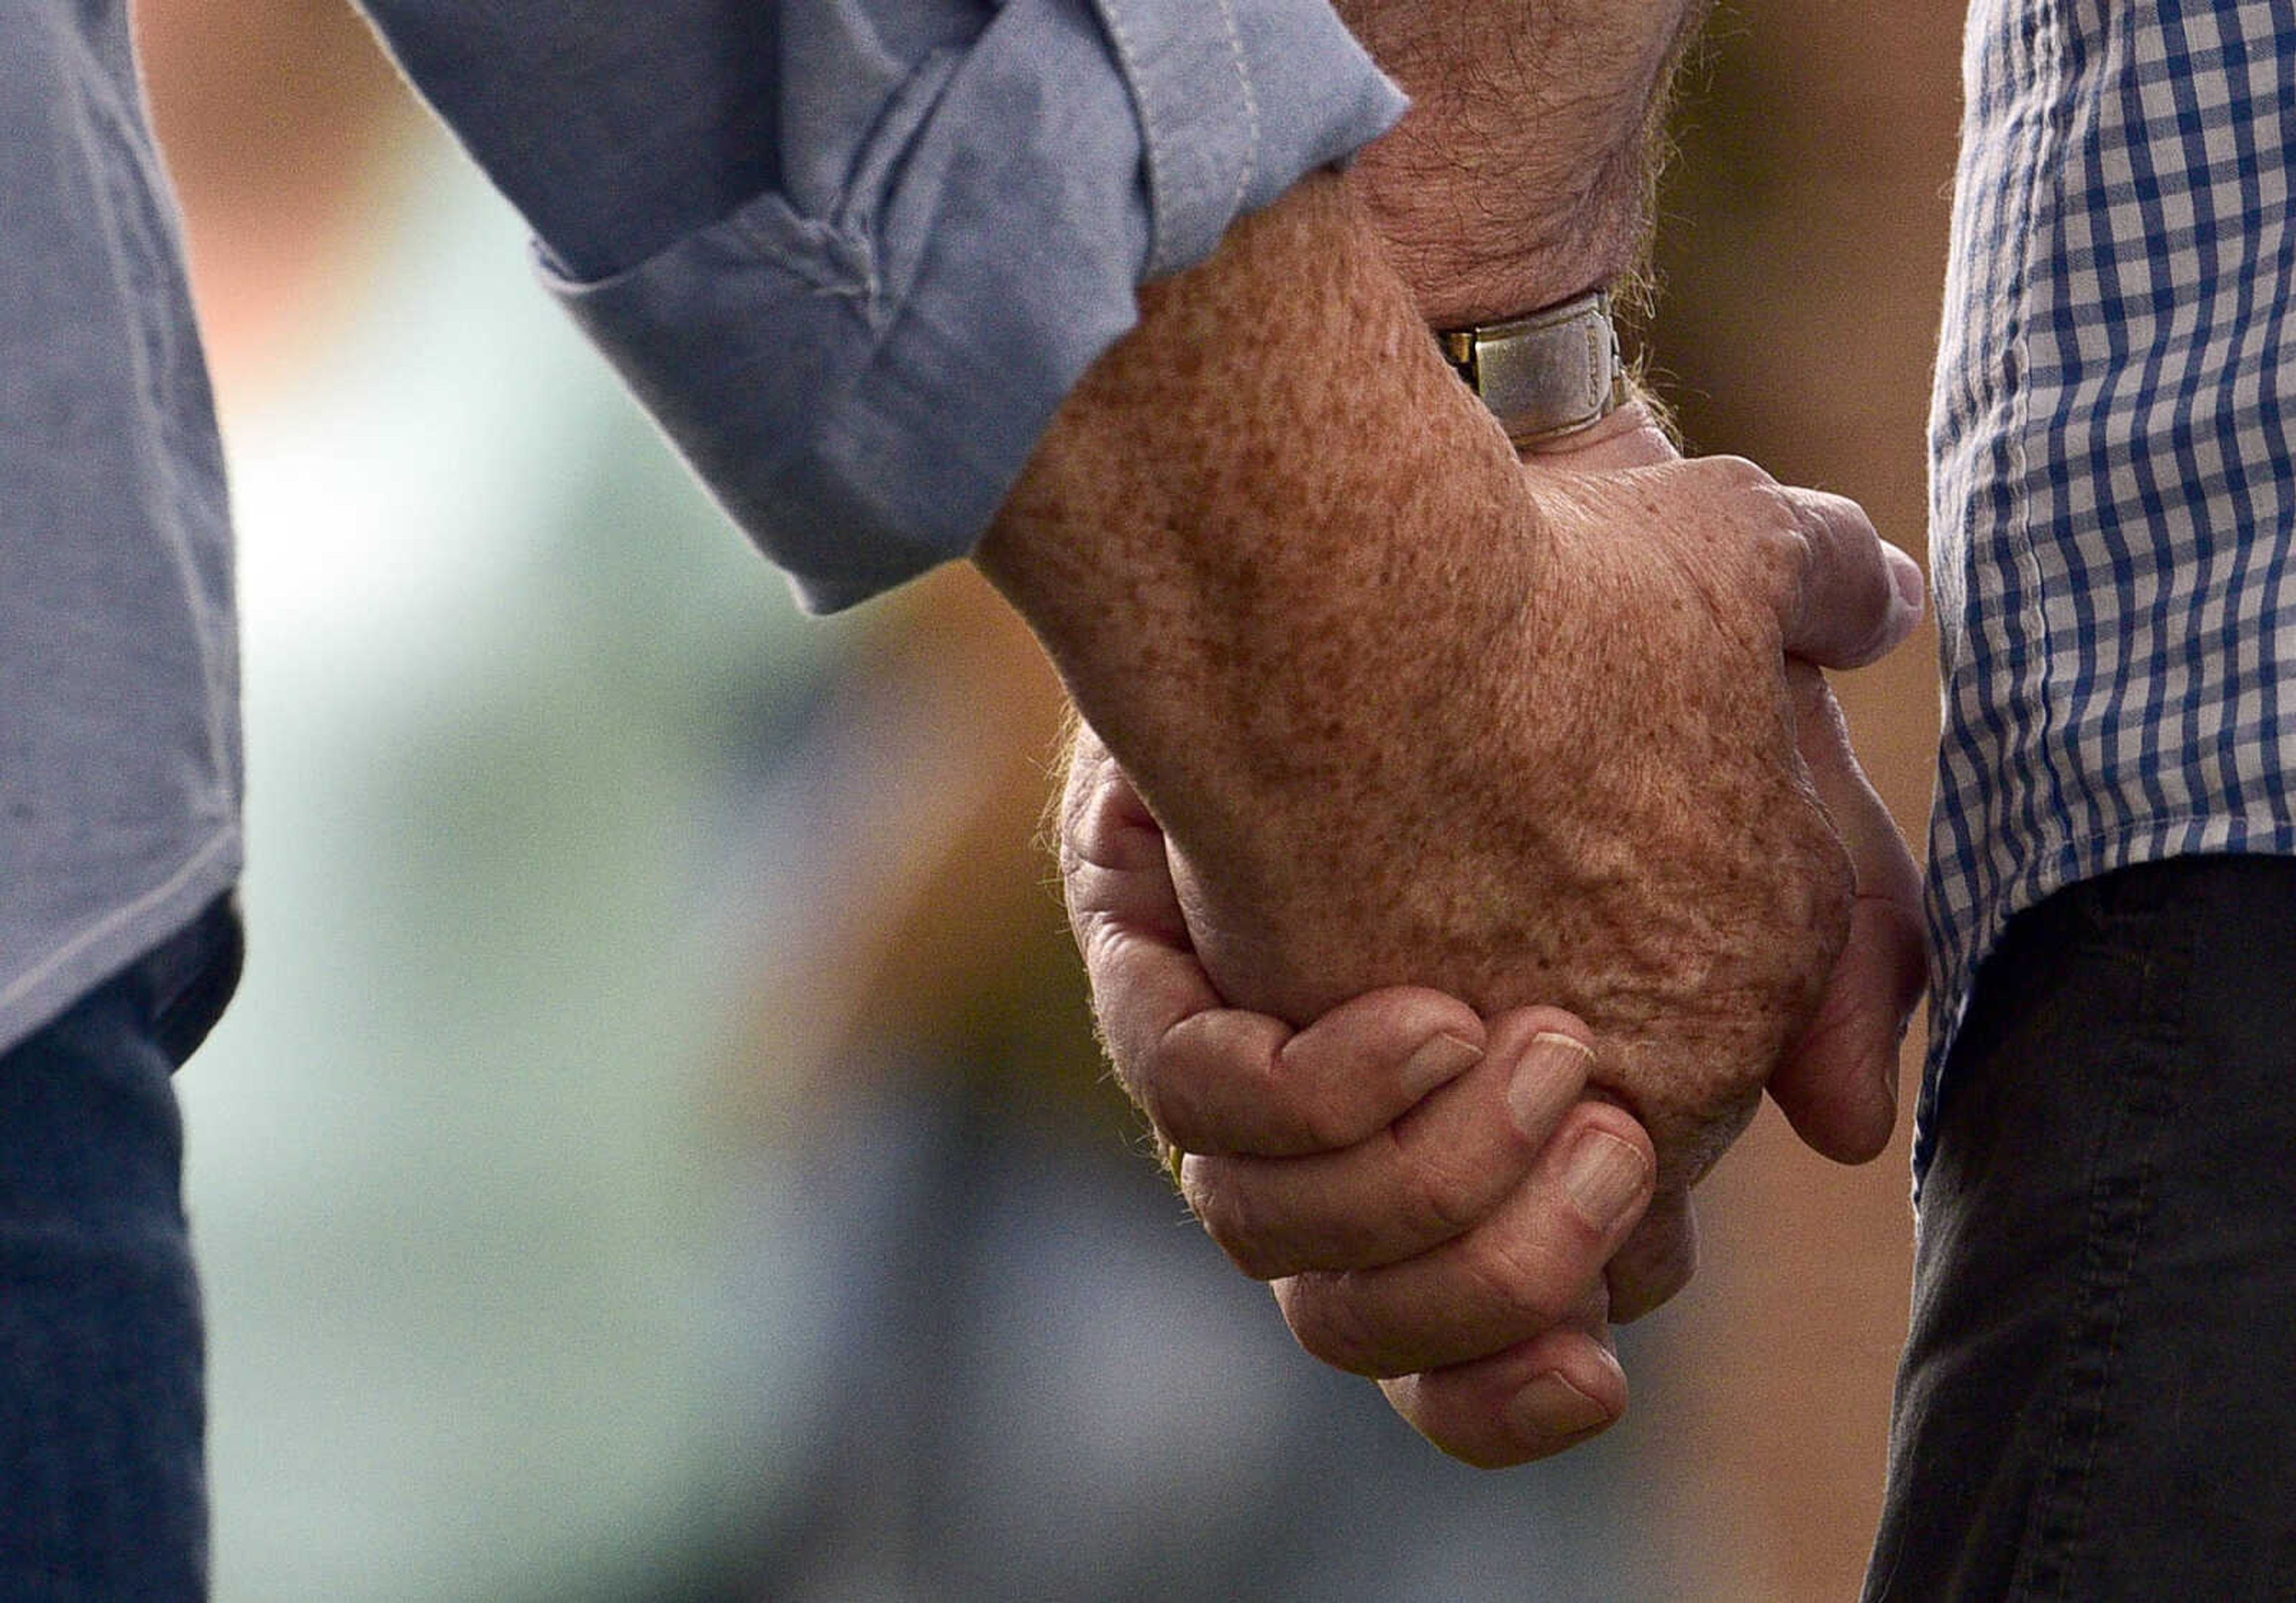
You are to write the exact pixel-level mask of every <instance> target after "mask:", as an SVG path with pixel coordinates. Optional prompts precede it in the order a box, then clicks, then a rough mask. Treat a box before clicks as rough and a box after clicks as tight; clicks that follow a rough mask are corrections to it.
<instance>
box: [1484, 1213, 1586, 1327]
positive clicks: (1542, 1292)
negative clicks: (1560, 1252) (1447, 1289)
mask: <svg viewBox="0 0 2296 1603" xmlns="http://www.w3.org/2000/svg"><path fill="white" fill-rule="evenodd" d="M1566 1229H1568V1230H1570V1231H1571V1232H1572V1233H1573V1234H1574V1235H1575V1234H1577V1225H1576V1224H1575V1223H1570V1224H1567V1225H1566ZM1471 1246H1472V1250H1470V1251H1467V1252H1464V1253H1463V1254H1461V1255H1460V1259H1459V1265H1458V1268H1459V1273H1460V1277H1461V1279H1462V1280H1463V1281H1464V1286H1463V1288H1462V1289H1463V1293H1464V1295H1463V1296H1462V1298H1461V1304H1460V1305H1461V1306H1463V1307H1480V1308H1481V1309H1483V1310H1484V1311H1485V1317H1486V1318H1487V1319H1488V1320H1490V1321H1495V1322H1497V1323H1503V1324H1505V1325H1506V1326H1507V1327H1509V1329H1514V1330H1520V1331H1521V1334H1522V1335H1523V1336H1525V1337H1527V1336H1529V1335H1530V1334H1531V1333H1533V1332H1534V1331H1536V1330H1543V1329H1546V1328H1548V1327H1549V1326H1551V1325H1555V1324H1559V1323H1560V1322H1562V1320H1563V1319H1565V1318H1566V1317H1568V1315H1569V1314H1570V1309H1571V1306H1572V1304H1574V1303H1575V1302H1576V1300H1577V1298H1576V1295H1575V1294H1576V1289H1577V1288H1575V1287H1573V1286H1570V1285H1569V1284H1567V1283H1566V1277H1565V1275H1564V1273H1563V1269H1562V1264H1560V1263H1559V1262H1558V1260H1557V1258H1556V1257H1555V1255H1554V1253H1553V1252H1552V1251H1551V1250H1548V1249H1546V1248H1544V1247H1540V1246H1538V1244H1536V1243H1533V1242H1529V1241H1526V1240H1523V1239H1520V1238H1517V1237H1511V1236H1509V1235H1508V1234H1507V1233H1505V1232H1504V1231H1496V1230H1494V1231H1485V1232H1484V1233H1483V1235H1482V1236H1481V1237H1480V1238H1475V1239H1472V1242H1471Z"/></svg>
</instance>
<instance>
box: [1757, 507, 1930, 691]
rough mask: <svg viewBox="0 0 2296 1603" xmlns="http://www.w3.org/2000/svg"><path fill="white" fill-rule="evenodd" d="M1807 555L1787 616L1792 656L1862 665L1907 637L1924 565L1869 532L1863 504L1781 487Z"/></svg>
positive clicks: (1915, 620)
mask: <svg viewBox="0 0 2296 1603" xmlns="http://www.w3.org/2000/svg"><path fill="white" fill-rule="evenodd" d="M1779 493H1780V494H1781V495H1784V497H1785V499H1786V501H1787V503H1789V504H1790V505H1791V506H1792V509H1793V514H1794V520H1795V522H1796V524H1797V525H1798V526H1799V527H1800V531H1801V536H1802V542H1803V549H1804V551H1805V552H1807V556H1806V558H1805V560H1804V561H1803V564H1802V568H1801V575H1800V577H1801V585H1800V598H1799V605H1798V606H1797V607H1796V608H1795V610H1794V615H1793V617H1791V618H1789V619H1787V620H1786V626H1785V635H1784V647H1785V650H1786V654H1787V655H1788V656H1790V657H1802V658H1808V659H1809V660H1810V661H1811V662H1814V663H1816V664H1817V665H1818V667H1825V668H1860V667H1865V666H1866V664H1867V663H1869V662H1874V661H1878V660H1879V659H1880V658H1883V657H1886V656H1888V655H1889V654H1890V652H1891V651H1894V650H1897V649H1898V647H1899V646H1900V645H1902V644H1904V643H1905V640H1906V637H1907V635H1909V634H1912V633H1913V632H1914V630H1915V626H1918V625H1919V624H1920V623H1921V621H1922V609H1923V601H1925V599H1926V597H1927V594H1928V586H1927V584H1926V582H1925V581H1924V580H1923V577H1922V568H1921V564H1920V563H1918V562H1916V561H1915V560H1913V558H1911V557H1909V556H1907V554H1906V553H1905V552H1902V551H1899V550H1898V548H1897V547H1896V546H1894V545H1891V544H1889V543H1888V542H1887V541H1885V540H1883V539H1882V536H1879V535H1877V534H1875V533H1874V524H1873V520H1872V519H1869V518H1867V517H1866V509H1865V508H1863V507H1861V506H1859V505H1858V504H1857V503H1856V502H1854V501H1851V500H1849V499H1848V498H1847V497H1845V496H1841V495H1827V494H1826V493H1825V491H1823V490H1805V489H1800V488H1796V487H1792V486H1781V487H1780V489H1779Z"/></svg>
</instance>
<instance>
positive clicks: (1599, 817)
mask: <svg viewBox="0 0 2296 1603" xmlns="http://www.w3.org/2000/svg"><path fill="white" fill-rule="evenodd" d="M1143 311H1144V320H1143V323H1142V324H1141V326H1140V328H1139V329H1138V330H1136V331H1135V333H1134V334H1133V335H1132V336H1130V337H1129V338H1128V339H1127V340H1126V341H1125V342H1124V344H1122V345H1121V346H1119V348H1117V350H1116V351H1115V352H1113V353H1111V356H1109V357H1108V358H1105V359H1103V362H1102V363H1101V364H1099V365H1098V366H1097V367H1095V370H1094V372H1093V373H1092V375H1091V376H1090V377H1088V378H1087V381H1086V382H1085V384H1084V385H1083V386H1082V387H1081V388H1079V389H1078V391H1077V392H1076V393H1075V395H1073V396H1072V397H1070V402H1069V404H1068V405H1067V406H1066V407H1065V408H1064V410H1063V412H1062V417H1061V420H1060V421H1059V423H1058V424H1057V425H1056V427H1055V428H1054V430H1053V432H1052V434H1051V435H1049V436H1048V437H1047V438H1046V442H1045V445H1044V446H1043V447H1041V448H1040V450H1039V452H1038V454H1037V458H1036V460H1035V461H1034V462H1032V463H1031V465H1030V468H1029V472H1028V474H1027V476H1026V477H1025V478H1024V479H1023V482H1022V483H1021V487H1019V489H1018V490H1016V492H1015V494H1014V495H1013V500H1012V501H1011V503H1009V504H1008V505H1007V507H1006V508H1005V512H1004V514H1003V515H1002V517H1001V518H1000V519H999V521H998V525H997V528H996V530H995V531H993V532H992V535H991V536H990V539H989V541H988V544H986V545H985V546H984V548H983V551H982V553H981V562H982V566H983V567H984V568H986V569H987V570H988V572H989V574H990V576H991V577H992V578H994V579H996V582H997V583H998V584H999V585H1000V586H1002V587H1003V588H1005V591H1006V593H1008V595H1010V596H1012V597H1013V600H1014V601H1015V602H1016V604H1018V605H1019V606H1020V607H1021V610H1022V611H1023V612H1024V613H1025V614H1027V615H1028V616H1029V617H1030V619H1031V621H1032V622H1033V623H1034V624H1035V625H1036V626H1037V629H1038V632H1039V634H1041V635H1042V636H1043V638H1044V639H1045V641H1046V644H1047V647H1048V648H1049V649H1050V650H1051V651H1052V653H1053V655H1054V658H1055V660H1056V661H1057V662H1058V663H1059V664H1060V665H1061V667H1062V671H1063V674H1064V676H1065V677H1066V678H1067V680H1068V683H1069V685H1070V690H1071V692H1072V693H1073V695H1074V696H1075V698H1076V700H1077V703H1078V708H1079V710H1080V711H1081V712H1082V713H1083V714H1084V716H1086V718H1087V720H1088V721H1089V723H1090V724H1092V726H1093V728H1094V730H1095V731H1096V732H1097V733H1098V734H1099V735H1100V737H1101V738H1103V739H1104V740H1106V741H1107V743H1108V745H1109V747H1110V748H1111V750H1112V751H1113V752H1114V753H1115V754H1116V756H1117V757H1118V758H1119V761H1121V762H1122V764H1123V765H1124V766H1125V768H1126V769H1127V771H1128V773H1130V774H1131V776H1132V778H1133V780H1134V781H1135V783H1136V785H1137V786H1138V788H1139V789H1140V791H1141V794H1142V795H1143V796H1144V797H1145V798H1146V800H1147V802H1148V804H1149V806H1150V807H1151V808H1152V810H1153V811H1154V813H1155V814H1156V816H1157V818H1158V820H1159V821H1160V822H1161V823H1162V825H1163V826H1164V828H1165V830H1167V832H1168V834H1169V838H1170V841H1171V843H1172V847H1173V851H1174V855H1175V863H1176V869H1177V878H1178V879H1179V881H1180V887H1181V892H1182V899H1183V904H1184V906H1185V909H1186V912H1187V914H1188V919H1189V924H1190V927H1191V929H1192V930H1193V933H1194V935H1195V937H1196V941H1197V945H1198V948H1199V951H1200V952H1201V955H1202V957H1203V959H1204V961H1205V963H1206V966H1207V968H1208V969H1210V972H1211V974H1212V975H1213V977H1215V979H1216V980H1217V981H1218V984H1219V985H1220V986H1221V988H1222V990H1223V992H1224V993H1225V994H1226V995H1227V996H1228V998H1229V999H1230V1000H1231V1001H1233V1002H1236V1003H1238V1004H1240V1005H1242V1006H1247V1007H1251V1008H1255V1009H1259V1010H1264V1011H1268V1012H1273V1013H1275V1014H1278V1015H1280V1016H1282V1017H1283V1018H1288V1019H1290V1020H1292V1021H1293V1022H1295V1023H1304V1022H1306V1021H1308V1020H1309V1019H1311V1018H1315V1017H1316V1016H1317V1015H1318V1014H1320V1013H1322V1012H1323V1011H1324V1010H1325V1009H1327V1008H1329V1007H1331V1006H1332V1005H1333V1004H1334V1003H1336V1002H1340V1001H1341V1000H1343V999H1345V998H1348V997H1350V996H1353V995H1356V994H1359V993H1361V992H1364V991H1365V990H1368V989H1370V988H1372V987H1374V986H1382V985H1388V984H1397V983H1413V984H1421V985H1431V986H1437V987H1439V988H1440V989H1444V990H1447V991H1449V992H1451V993H1453V994H1456V995H1459V996H1461V997H1463V998H1464V999H1465V1000H1467V1001H1468V1002H1472V1004H1474V1005H1475V1006H1476V1007H1477V1008H1478V1009H1480V1010H1486V1011H1488V1010H1496V1009H1498V1008H1502V1007H1506V1006H1511V1005H1514V1004H1519V1003H1533V1002H1545V1003H1553V1004H1554V1005H1557V1006H1561V1007H1564V1008H1567V1009H1569V1010H1571V1011H1573V1012H1575V1013H1578V1014H1579V1015H1580V1016H1581V1017H1582V1018H1585V1019H1586V1020H1587V1023H1588V1024H1589V1025H1590V1026H1593V1027H1594V1029H1595V1032H1596V1036H1597V1041H1596V1044H1597V1048H1598V1060H1599V1064H1600V1073H1599V1080H1600V1083H1601V1084H1603V1086H1605V1087H1606V1088H1607V1089H1609V1090H1610V1091H1611V1092H1613V1093H1614V1094H1616V1095H1617V1096H1618V1097H1619V1098H1620V1100H1621V1101H1623V1102H1624V1103H1625V1104H1626V1105H1628V1107H1629V1108H1631V1109H1632V1110H1633V1111H1634V1112H1635V1113H1636V1115H1637V1116H1638V1117H1640V1118H1641V1119H1642V1121H1643V1122H1644V1125H1645V1126H1646V1128H1648V1130H1649V1131H1650V1133H1651V1135H1652V1140H1653V1141H1654V1142H1655V1144H1656V1146H1657V1149H1658V1151H1659V1154H1660V1159H1661V1174H1660V1187H1661V1191H1662V1192H1663V1191H1669V1190H1675V1191H1678V1190H1685V1189H1686V1188H1687V1187H1688V1186H1689V1184H1690V1183H1691V1182H1693V1180H1694V1179H1695V1178H1696V1177H1697V1176H1698V1175H1699V1174H1702V1173H1703V1172H1704V1171H1705V1169H1706V1168H1707V1167H1708V1166H1709V1165H1710V1164H1711V1163H1712V1162H1713V1160H1714V1158H1715V1157H1717V1156H1718V1154H1719V1153H1720V1151H1721V1150H1722V1149H1723V1148H1725V1147H1726V1145H1727V1144H1728V1142H1729V1141H1730V1139H1731V1138H1732V1137H1734V1135H1735V1134H1736V1133H1737V1132H1738V1131H1739V1129H1741V1128H1742V1127H1743V1124H1744V1122H1745V1120H1746V1118H1747V1117H1748V1116H1750V1115H1751V1111H1752V1108H1753V1106H1754V1103H1755V1101H1756V1100H1757V1098H1758V1096H1759V1088H1760V1085H1761V1084H1762V1082H1763V1081H1764V1079H1765V1078H1766V1077H1767V1075H1768V1074H1769V1072H1770V1070H1771V1068H1772V1067H1774V1066H1775V1063H1776V1061H1777V1059H1778V1058H1779V1055H1780V1053H1781V1052H1782V1051H1783V1050H1784V1047H1785V1046H1786V1045H1787V1044H1788V1043H1790V1042H1791V1041H1792V1039H1793V1038H1794V1037H1795V1036H1796V1035H1799V1033H1800V1030H1801V1028H1802V1027H1803V1026H1804V1025H1805V1024H1806V1023H1807V1022H1808V1018H1809V1016H1810V1014H1811V1011H1812V1010H1813V1009H1814V1007H1815V1005H1816V999H1817V997H1818V995H1819V993H1820V991H1821V989H1822V987H1823V984H1824V981H1825V976H1826V974H1827V972H1828V970H1829V969H1830V968H1831V966H1832V963H1833V958H1834V955H1835V953H1836V952H1837V951H1838V950H1839V949H1840V946H1841V941H1842V938H1843V935H1844V932H1845V929H1846V922H1847V919H1848V913H1849V905H1850V901H1851V896H1852V883H1851V874H1850V870H1849V863H1848V859H1847V856H1846V855H1845V853H1844V851H1843V849H1842V847H1841V845H1840V844H1839V842H1838V840H1837V839H1836V838H1835V837H1834V835H1833V831H1832V830H1831V828H1830V827H1829V826H1828V824H1827V822H1826V818H1825V813H1824V811H1823V809H1822V808H1821V807H1820V806H1819V805H1818V803H1817V802H1816V797H1815V796H1814V794H1813V793H1812V791H1811V790H1810V789H1809V785H1808V781H1807V778H1806V775H1805V773H1804V771H1803V769H1802V766H1801V764H1800V760H1799V758H1798V757H1797V756H1796V754H1795V749H1794V740H1793V730H1792V714H1791V710H1790V707H1789V703H1788V700H1787V697H1786V691H1785V688H1784V682H1783V680H1782V677H1781V673H1780V667H1779V660H1780V645H1779V641H1780V631H1781V626H1780V623H1779V618H1780V617H1781V616H1782V615H1784V614H1790V612H1791V610H1792V602H1793V595H1792V591H1793V586H1794V585H1795V584H1796V582H1797V580H1796V574H1797V571H1798V570H1797V568H1796V566H1795V562H1796V552H1797V551H1798V549H1799V535H1798V533H1797V530H1796V525H1795V522H1794V518H1793V514H1792V509H1791V507H1790V506H1788V505H1787V504H1786V503H1784V501H1783V500H1782V499H1781V498H1780V497H1779V495H1778V494H1777V492H1776V491H1775V487H1771V486H1770V485H1769V481H1768V480H1767V478H1765V477H1763V476H1761V475H1760V474H1759V473H1758V472H1757V471H1756V470H1752V469H1751V468H1749V467H1747V466H1745V465H1744V464H1737V463H1730V462H1698V463H1680V462H1675V463H1666V464H1661V465H1658V466H1653V467H1650V468H1644V469H1637V470H1626V471H1611V472H1603V473H1592V472H1574V471H1571V470H1568V469H1567V468H1557V467H1555V466H1553V465H1546V464H1540V463H1538V462H1534V463H1532V464H1530V465H1529V466H1525V465H1523V464H1521V463H1519V462H1517V461H1516V459H1515V457H1514V454H1513V450H1512V448H1511V447H1510V446H1509V445H1508V443H1507V441H1506V440H1505V437H1504V435H1503V434H1502V433H1501V432H1500V431H1499V429H1497V426H1496V425H1494V424H1493V423H1491V422H1490V421H1489V420H1488V418H1486V417H1484V416H1483V414H1482V413H1481V411H1480V406H1479V405H1478V404H1477V403H1476V402H1475V401H1474V400H1473V398H1472V397H1471V396H1469V395H1468V394H1467V393H1466V392H1465V390H1464V388H1461V387H1460V386H1459V385H1458V384H1457V383H1456V381H1455V380H1453V379H1452V377H1451V375H1450V374H1449V372H1447V370H1446V369H1445V368H1444V367H1443V365H1442V364H1441V362H1440V361H1439V358H1438V357H1437V356H1436V355H1435V353H1434V349H1433V347H1432V344H1431V341H1430V340H1429V339H1428V338H1427V335H1426V333H1425V330H1424V325H1423V323H1422V322H1421V321H1420V318H1419V316H1418V314H1417V311H1416V309H1415V307H1414V306H1413V304H1412V301H1411V299H1410V296H1409V294H1408V293H1407V291H1406V290H1404V289H1403V288H1402V286H1401V284H1400V282H1399V281H1398V279H1397V278H1396V276H1395V274H1394V273H1393V271H1392V269H1391V268H1390V267H1389V266H1387V265H1386V263H1385V261H1384V259H1383V258H1382V255H1381V251H1380V248H1379V246H1378V244H1377V241H1376V237H1375V236H1374V235H1373V234H1372V233H1371V232H1370V230H1369V229H1368V227H1367V225H1365V220H1364V217H1363V215H1362V213H1361V211H1360V209H1359V208H1358V207H1357V205H1356V204H1355V203H1354V202H1353V201H1352V200H1349V198H1348V196H1347V194H1346V192H1345V191H1344V188H1343V186H1342V185H1341V184H1339V183H1338V182H1337V181H1336V180H1311V181H1310V182H1309V183H1308V184H1305V185H1302V186H1301V189H1300V191H1298V192H1295V200H1287V202H1286V203H1285V204H1284V205H1283V206H1281V207H1279V208H1277V209H1274V210H1272V211H1271V212H1269V213H1267V214H1263V216H1262V217H1258V218H1254V219H1251V220H1248V221H1247V222H1246V223H1244V224H1243V225H1240V227H1239V228H1238V230H1237V231H1236V232H1235V233H1234V234H1233V235H1232V236H1231V241H1230V245H1229V247H1228V248H1226V249H1223V251H1222V252H1221V253H1220V255H1219V256H1218V258H1215V259H1214V262H1213V263H1212V264H1210V265H1209V266H1207V267H1205V268H1201V269H1198V270H1197V271H1196V272H1195V273H1193V274H1186V275H1183V277H1182V278H1180V279H1178V280H1175V281H1171V282H1169V283H1168V284H1166V285H1162V286H1156V287H1153V288H1152V289H1151V290H1149V291H1147V292H1146V293H1145V294H1144V297H1143ZM1272 352H1280V353H1283V355H1282V356H1280V357H1275V356H1271V353H1272ZM1302 353H1306V354H1305V355H1304V356H1303V355H1302ZM1303 440H1311V441H1313V443H1314V444H1313V449H1312V450H1309V451H1303V450H1302V449H1301V448H1300V444H1301V442H1302V441H1303Z"/></svg>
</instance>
